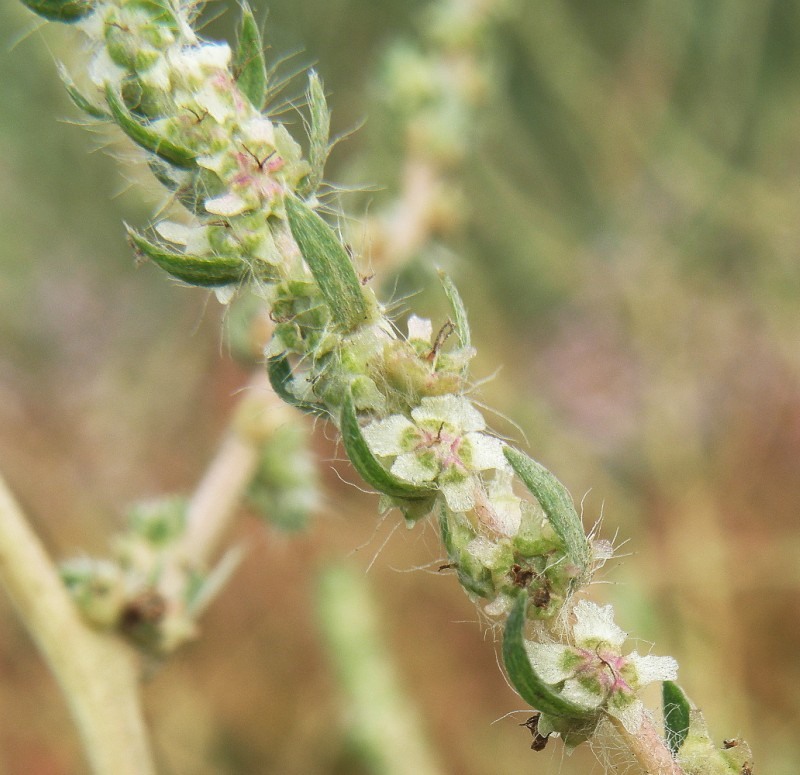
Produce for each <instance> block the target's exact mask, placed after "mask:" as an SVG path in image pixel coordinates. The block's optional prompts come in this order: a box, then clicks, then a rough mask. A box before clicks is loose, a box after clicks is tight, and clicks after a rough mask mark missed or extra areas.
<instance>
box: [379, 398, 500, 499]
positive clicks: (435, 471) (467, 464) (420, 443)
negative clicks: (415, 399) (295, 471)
mask: <svg viewBox="0 0 800 775" xmlns="http://www.w3.org/2000/svg"><path fill="white" fill-rule="evenodd" d="M485 428H486V421H485V420H484V419H483V415H481V413H480V412H479V411H478V410H477V409H476V408H475V407H474V406H473V405H472V404H471V403H470V401H469V400H467V399H466V398H464V397H463V396H454V395H445V396H429V397H426V398H423V399H422V401H421V402H420V405H419V406H418V407H416V408H415V409H413V410H412V411H411V419H409V418H408V417H405V416H404V415H400V414H395V415H392V416H391V417H387V418H386V419H385V420H378V421H376V422H372V423H370V424H369V425H367V426H366V427H365V428H364V438H365V439H366V441H367V444H369V446H370V448H371V449H372V451H373V452H374V453H375V454H376V455H378V456H379V457H384V458H390V457H391V458H394V460H393V461H392V464H391V471H392V473H393V474H394V475H395V476H397V477H399V478H400V479H404V480H406V481H408V482H412V483H413V484H417V485H429V484H435V485H436V486H437V487H438V488H439V489H440V490H441V491H442V494H443V495H444V497H445V500H446V501H447V505H448V506H449V507H450V508H451V509H452V510H453V511H469V510H470V509H471V508H473V507H474V506H475V495H476V487H477V486H478V483H477V482H476V480H475V474H477V473H478V472H480V471H485V470H488V469H506V468H507V467H508V466H507V463H506V460H505V457H504V455H503V445H502V442H500V441H499V440H498V439H496V438H494V437H493V436H489V435H488V434H486V433H484V430H485Z"/></svg>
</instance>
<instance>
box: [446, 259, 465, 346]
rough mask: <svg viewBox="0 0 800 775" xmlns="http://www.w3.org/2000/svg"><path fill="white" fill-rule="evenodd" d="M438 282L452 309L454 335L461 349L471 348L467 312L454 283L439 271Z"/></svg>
mask: <svg viewBox="0 0 800 775" xmlns="http://www.w3.org/2000/svg"><path fill="white" fill-rule="evenodd" d="M439 280H440V282H441V283H442V288H443V289H444V295H445V296H447V300H448V301H449V302H450V306H451V307H452V308H453V318H454V320H453V323H454V324H455V327H456V334H458V339H459V341H460V342H461V346H462V347H472V337H471V336H470V332H469V321H468V320H467V310H466V309H465V308H464V302H463V301H462V300H461V294H460V293H459V292H458V289H457V288H456V286H455V283H454V282H453V281H452V280H451V279H450V276H449V275H447V274H445V273H444V272H442V271H441V270H440V271H439Z"/></svg>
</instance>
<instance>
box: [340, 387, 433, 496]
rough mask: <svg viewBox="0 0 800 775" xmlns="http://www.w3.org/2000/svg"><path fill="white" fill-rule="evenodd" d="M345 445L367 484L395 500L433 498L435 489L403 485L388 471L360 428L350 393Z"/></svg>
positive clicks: (343, 422) (344, 415) (343, 424)
mask: <svg viewBox="0 0 800 775" xmlns="http://www.w3.org/2000/svg"><path fill="white" fill-rule="evenodd" d="M341 431H342V442H343V443H344V448H345V451H346V452H347V456H348V457H349V458H350V461H351V462H352V464H353V467H354V468H355V469H356V471H358V473H359V474H360V475H361V477H362V478H363V479H364V481H365V482H367V484H369V485H371V486H372V487H374V488H375V489H376V490H378V492H382V493H383V494H384V495H390V496H392V497H393V498H408V499H411V500H419V499H421V498H429V497H430V496H431V495H433V492H434V490H433V488H431V487H425V486H420V485H417V484H412V483H410V482H406V481H403V480H402V479H400V478H398V477H396V476H395V475H394V474H392V473H390V472H389V471H387V470H386V469H385V468H384V467H383V466H382V465H381V463H380V461H379V460H378V458H376V457H375V455H374V454H373V452H372V450H371V449H370V448H369V446H368V445H367V441H366V439H365V438H364V434H363V433H362V432H361V426H360V425H359V424H358V417H357V415H356V408H355V404H354V402H353V394H352V393H351V392H350V391H347V394H346V395H345V399H344V403H343V404H342V419H341Z"/></svg>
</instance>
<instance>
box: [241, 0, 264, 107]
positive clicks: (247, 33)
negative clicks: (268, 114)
mask: <svg viewBox="0 0 800 775" xmlns="http://www.w3.org/2000/svg"><path fill="white" fill-rule="evenodd" d="M241 6H242V18H241V20H240V21H239V34H238V41H237V46H236V51H235V52H234V54H233V72H234V73H235V74H236V85H237V86H238V87H239V90H240V91H241V92H242V94H244V95H245V97H247V99H248V100H250V102H251V103H252V105H253V107H254V108H255V109H256V110H258V111H260V110H261V109H262V108H263V107H264V101H265V100H266V97H267V61H266V59H265V57H264V43H263V41H262V40H261V30H260V29H259V28H258V23H257V22H256V19H255V16H253V11H252V9H251V8H250V4H249V3H248V2H247V0H241Z"/></svg>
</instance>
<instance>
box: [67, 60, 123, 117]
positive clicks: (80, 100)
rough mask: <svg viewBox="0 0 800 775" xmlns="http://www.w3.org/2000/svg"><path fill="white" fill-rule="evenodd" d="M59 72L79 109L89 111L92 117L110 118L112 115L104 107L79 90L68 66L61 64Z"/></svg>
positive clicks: (70, 96) (68, 92)
mask: <svg viewBox="0 0 800 775" xmlns="http://www.w3.org/2000/svg"><path fill="white" fill-rule="evenodd" d="M58 74H59V76H61V81H62V83H63V84H64V88H65V89H66V90H67V94H68V95H69V98H70V99H71V100H72V102H73V103H74V104H75V107H77V108H78V109H79V110H82V111H83V112H84V113H87V114H88V115H90V116H91V117H92V118H99V119H108V118H111V116H110V115H109V114H108V113H106V111H104V110H103V109H102V108H99V107H98V106H97V105H95V104H94V103H93V102H92V101H91V100H90V99H88V98H87V97H85V96H84V95H83V94H81V92H80V91H79V90H78V87H77V86H76V85H75V83H74V81H73V80H72V78H70V76H69V73H68V72H67V68H66V67H64V65H61V64H59V66H58Z"/></svg>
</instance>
